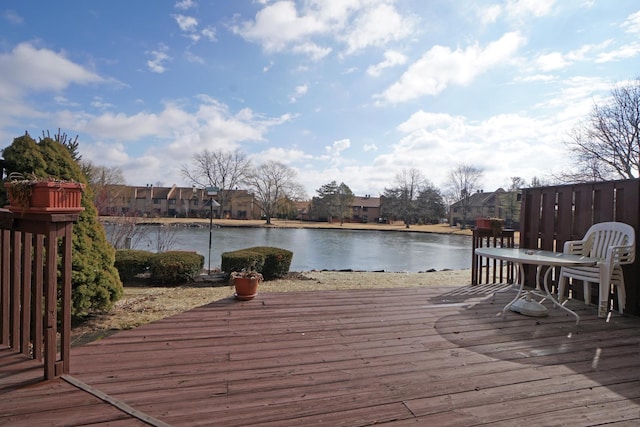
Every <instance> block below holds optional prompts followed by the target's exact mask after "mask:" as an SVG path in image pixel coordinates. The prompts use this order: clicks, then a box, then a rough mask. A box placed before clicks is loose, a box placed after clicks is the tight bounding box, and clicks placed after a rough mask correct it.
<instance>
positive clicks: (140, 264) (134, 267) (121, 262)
mask: <svg viewBox="0 0 640 427" xmlns="http://www.w3.org/2000/svg"><path fill="white" fill-rule="evenodd" d="M154 256H155V254H154V253H153V252H149V251H142V250H137V249H119V250H117V251H116V262H115V264H114V265H115V267H116V268H117V269H118V273H119V274H120V280H122V281H123V282H127V281H131V280H133V279H135V278H136V276H137V275H138V274H142V273H145V272H146V271H147V270H148V269H149V268H150V266H151V259H152V258H153V257H154Z"/></svg>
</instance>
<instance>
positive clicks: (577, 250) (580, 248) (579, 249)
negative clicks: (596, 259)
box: [562, 240, 591, 255]
mask: <svg viewBox="0 0 640 427" xmlns="http://www.w3.org/2000/svg"><path fill="white" fill-rule="evenodd" d="M587 243H588V240H567V241H566V242H564V247H563V249H562V252H564V253H565V254H573V255H587V253H588V252H589V251H590V250H591V245H587Z"/></svg>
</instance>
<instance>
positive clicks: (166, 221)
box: [100, 216, 473, 236]
mask: <svg viewBox="0 0 640 427" xmlns="http://www.w3.org/2000/svg"><path fill="white" fill-rule="evenodd" d="M135 220H136V222H137V223H138V224H147V225H151V224H161V225H170V226H171V225H173V226H178V225H182V226H202V227H208V226H209V224H210V220H209V219H208V218H135ZM100 221H102V222H119V221H122V218H121V217H109V216H101V217H100ZM213 225H214V226H215V227H247V228H314V229H332V230H372V231H398V232H405V233H406V232H417V233H437V234H455V235H462V236H472V235H473V230H471V229H465V230H461V229H460V228H458V227H452V226H450V225H449V224H426V225H419V224H414V225H411V226H410V227H409V228H407V227H406V226H405V225H404V223H403V222H401V221H392V222H391V223H389V224H378V223H355V222H345V223H343V224H342V225H341V224H340V223H339V222H334V223H329V222H315V221H300V220H284V219H272V220H271V224H266V222H265V220H262V219H261V220H250V219H247V220H243V219H214V220H213Z"/></svg>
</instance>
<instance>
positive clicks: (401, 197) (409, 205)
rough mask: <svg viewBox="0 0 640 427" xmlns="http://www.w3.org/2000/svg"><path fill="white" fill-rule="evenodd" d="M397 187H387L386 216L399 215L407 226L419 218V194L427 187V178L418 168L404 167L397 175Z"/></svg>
mask: <svg viewBox="0 0 640 427" xmlns="http://www.w3.org/2000/svg"><path fill="white" fill-rule="evenodd" d="M395 184H396V185H395V187H392V188H385V190H384V197H385V204H386V208H385V209H383V211H384V213H385V216H392V217H399V218H402V220H403V221H404V225H405V227H406V228H409V226H410V225H411V223H412V219H414V218H417V213H418V196H419V195H420V193H421V192H422V191H423V190H424V189H425V187H426V185H427V180H426V178H425V177H424V175H423V174H422V172H420V171H419V170H418V169H403V170H402V171H401V172H399V173H398V174H397V175H396V180H395Z"/></svg>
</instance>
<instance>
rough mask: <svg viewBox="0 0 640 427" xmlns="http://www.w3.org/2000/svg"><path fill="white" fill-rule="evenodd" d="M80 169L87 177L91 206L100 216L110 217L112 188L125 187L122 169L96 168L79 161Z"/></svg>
mask: <svg viewBox="0 0 640 427" xmlns="http://www.w3.org/2000/svg"><path fill="white" fill-rule="evenodd" d="M80 167H81V168H82V171H83V172H84V174H85V176H86V177H87V181H88V182H89V186H90V187H91V190H92V192H93V204H94V205H95V206H96V208H97V209H98V212H99V213H100V215H110V214H112V213H113V212H109V210H110V209H109V207H110V206H111V200H112V199H113V197H114V194H113V192H114V190H115V188H114V186H124V185H126V182H125V179H124V174H123V173H122V169H120V168H118V167H108V166H98V165H94V164H93V163H91V162H89V161H84V160H83V161H81V163H80Z"/></svg>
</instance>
